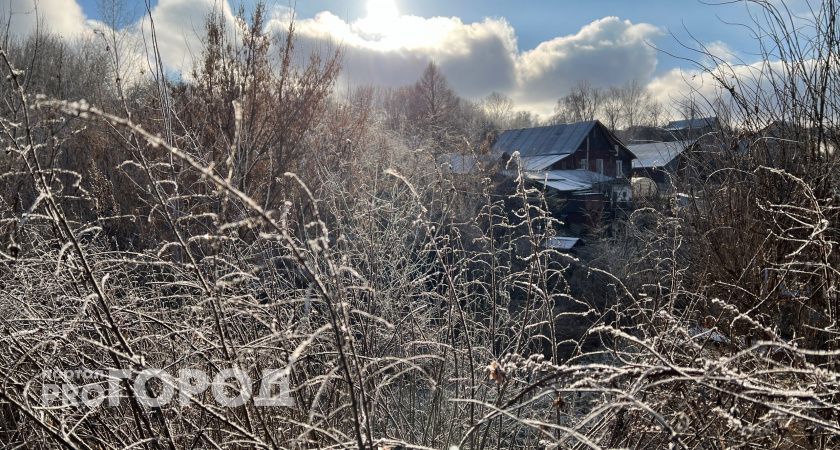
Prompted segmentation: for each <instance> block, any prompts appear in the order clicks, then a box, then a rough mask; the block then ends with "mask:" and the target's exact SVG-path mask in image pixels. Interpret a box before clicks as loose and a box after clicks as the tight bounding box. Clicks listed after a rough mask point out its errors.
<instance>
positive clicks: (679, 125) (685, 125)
mask: <svg viewBox="0 0 840 450" xmlns="http://www.w3.org/2000/svg"><path fill="white" fill-rule="evenodd" d="M717 122H718V118H717V117H698V118H695V119H685V120H674V121H671V122H668V125H667V126H666V127H665V129H666V130H668V131H680V130H688V129H698V128H705V127H713V126H715V125H717Z"/></svg>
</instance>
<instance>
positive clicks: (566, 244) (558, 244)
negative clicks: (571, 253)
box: [545, 236, 580, 250]
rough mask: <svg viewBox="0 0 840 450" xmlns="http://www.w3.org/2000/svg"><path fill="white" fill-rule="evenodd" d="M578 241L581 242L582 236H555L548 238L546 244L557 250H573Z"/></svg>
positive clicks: (547, 246)
mask: <svg viewBox="0 0 840 450" xmlns="http://www.w3.org/2000/svg"><path fill="white" fill-rule="evenodd" d="M578 242H580V238H576V237H566V236H554V237H550V238H548V239H546V242H545V246H546V248H553V249H557V250H571V249H572V248H573V247H574V246H575V245H577V244H578Z"/></svg>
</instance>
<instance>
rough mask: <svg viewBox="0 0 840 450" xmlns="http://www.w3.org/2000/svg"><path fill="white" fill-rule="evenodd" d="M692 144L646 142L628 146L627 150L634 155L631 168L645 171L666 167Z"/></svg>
mask: <svg viewBox="0 0 840 450" xmlns="http://www.w3.org/2000/svg"><path fill="white" fill-rule="evenodd" d="M693 142H694V141H675V142H648V143H646V144H633V145H628V146H627V148H628V149H630V151H631V152H633V154H634V155H636V159H634V160H633V168H634V169H645V168H653V167H664V166H666V165H668V163H670V162H671V161H673V160H674V158H676V157H677V156H679V155H680V153H682V152H683V151H684V150H685V149H686V148H688V146H690V145H691V144H692V143H693Z"/></svg>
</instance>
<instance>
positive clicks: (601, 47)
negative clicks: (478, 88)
mask: <svg viewBox="0 0 840 450" xmlns="http://www.w3.org/2000/svg"><path fill="white" fill-rule="evenodd" d="M660 35H662V31H661V30H660V29H659V28H657V27H655V26H653V25H650V24H646V23H641V24H633V23H631V22H630V21H629V20H620V19H619V18H617V17H605V18H603V19H599V20H596V21H594V22H592V23H590V24H588V25H586V26H584V27H583V28H581V30H580V31H579V32H578V33H577V34H574V35H569V36H563V37H557V38H554V39H552V40H550V41H547V42H543V43H541V44H540V45H538V46H537V48H535V49H533V50H531V51H527V52H524V53H523V54H522V55H521V56H520V57H519V61H518V68H519V70H518V74H519V85H518V87H519V89H518V90H517V92H516V95H515V98H516V99H517V100H518V101H520V102H523V103H526V104H537V105H545V104H546V102H550V103H551V104H552V105H553V104H554V101H555V100H556V99H557V98H559V97H561V96H563V95H564V94H565V93H566V92H568V90H569V88H571V87H572V86H574V85H575V84H576V83H577V82H578V81H579V80H587V81H589V82H590V83H591V84H592V85H593V86H595V87H607V86H612V85H619V84H623V83H625V82H627V81H631V80H638V81H640V82H642V83H644V82H647V81H648V80H650V78H651V76H652V75H653V73H654V71H655V70H656V63H657V60H656V50H655V49H654V48H653V47H652V46H651V45H650V40H652V39H654V38H656V37H658V36H660Z"/></svg>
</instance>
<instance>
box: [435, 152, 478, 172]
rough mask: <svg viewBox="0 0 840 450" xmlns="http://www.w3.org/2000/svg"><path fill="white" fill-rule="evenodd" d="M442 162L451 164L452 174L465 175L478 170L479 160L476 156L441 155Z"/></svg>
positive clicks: (459, 154)
mask: <svg viewBox="0 0 840 450" xmlns="http://www.w3.org/2000/svg"><path fill="white" fill-rule="evenodd" d="M440 160H442V162H443V163H446V164H449V167H451V168H452V173H455V174H459V175H463V174H467V173H470V172H473V171H475V170H476V169H477V168H478V159H477V158H476V157H475V155H470V154H466V155H465V154H461V153H446V154H443V155H441V157H440Z"/></svg>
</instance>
